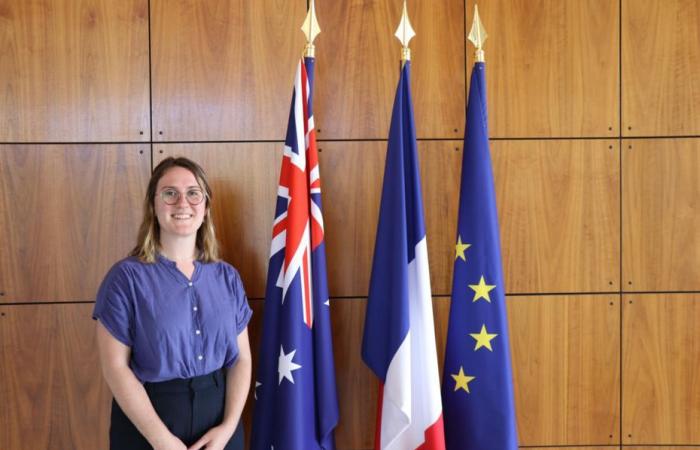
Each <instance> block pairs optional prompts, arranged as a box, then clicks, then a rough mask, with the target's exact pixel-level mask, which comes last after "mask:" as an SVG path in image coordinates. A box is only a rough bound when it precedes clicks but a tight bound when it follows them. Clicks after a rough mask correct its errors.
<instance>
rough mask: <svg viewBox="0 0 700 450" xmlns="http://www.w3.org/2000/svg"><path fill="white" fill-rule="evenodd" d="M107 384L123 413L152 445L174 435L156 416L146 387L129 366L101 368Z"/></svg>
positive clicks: (156, 444) (158, 443)
mask: <svg viewBox="0 0 700 450" xmlns="http://www.w3.org/2000/svg"><path fill="white" fill-rule="evenodd" d="M103 372H104V377H105V380H106V381H107V385H108V386H109V388H110V389H111V391H112V395H114V398H115V400H116V401H117V403H119V406H120V407H121V409H122V411H124V414H126V416H127V417H128V418H129V420H131V422H132V423H133V424H134V426H136V428H137V429H138V430H139V431H140V432H141V434H142V435H143V436H144V437H145V438H146V440H147V441H148V442H149V443H150V444H151V445H152V446H153V447H156V448H157V447H159V446H160V444H161V443H163V442H165V441H167V440H169V439H172V438H173V437H174V436H173V435H172V433H170V431H169V430H168V428H167V427H166V426H165V424H164V423H163V421H162V420H161V419H160V417H158V414H157V413H156V411H155V409H154V408H153V404H152V403H151V399H149V398H148V394H147V393H146V389H144V387H143V385H142V384H141V382H140V381H139V380H138V379H137V378H136V376H135V375H134V373H133V372H132V371H131V369H130V368H129V367H119V368H103Z"/></svg>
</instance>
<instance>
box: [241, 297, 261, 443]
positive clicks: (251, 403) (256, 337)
mask: <svg viewBox="0 0 700 450" xmlns="http://www.w3.org/2000/svg"><path fill="white" fill-rule="evenodd" d="M248 304H249V305H250V308H251V309H252V310H253V316H252V317H251V319H250V322H248V339H249V340H250V350H251V352H252V355H253V375H252V377H251V381H250V392H249V394H248V399H247V401H246V404H245V408H244V409H243V415H242V416H241V420H242V421H243V428H244V430H245V433H244V434H245V442H246V448H250V447H249V446H250V437H251V436H252V426H253V409H254V408H255V379H256V378H255V372H256V371H257V369H258V359H259V356H260V352H259V349H260V343H261V342H262V331H263V330H262V329H263V312H264V306H265V302H264V300H248Z"/></svg>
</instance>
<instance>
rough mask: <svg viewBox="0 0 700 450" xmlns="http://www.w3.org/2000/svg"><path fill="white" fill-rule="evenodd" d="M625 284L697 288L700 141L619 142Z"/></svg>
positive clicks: (699, 268) (699, 278) (626, 286)
mask: <svg viewBox="0 0 700 450" xmlns="http://www.w3.org/2000/svg"><path fill="white" fill-rule="evenodd" d="M622 166H623V170H624V172H623V177H622V184H623V189H622V199H623V201H622V206H623V219H622V224H623V230H622V231H623V232H622V240H623V249H624V251H623V258H622V260H623V274H624V280H623V288H624V289H625V290H629V291H641V290H670V291H678V290H699V289H700V276H699V274H700V235H699V234H698V229H699V228H700V203H699V202H698V199H700V178H698V175H697V172H698V168H700V139H656V140H652V139H643V140H640V139H639V140H638V139H635V140H626V141H624V142H623V145H622Z"/></svg>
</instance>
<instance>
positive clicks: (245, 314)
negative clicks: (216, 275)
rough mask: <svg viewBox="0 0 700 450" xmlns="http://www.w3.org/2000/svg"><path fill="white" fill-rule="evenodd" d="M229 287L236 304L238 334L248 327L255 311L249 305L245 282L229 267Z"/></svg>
mask: <svg viewBox="0 0 700 450" xmlns="http://www.w3.org/2000/svg"><path fill="white" fill-rule="evenodd" d="M227 272H228V285H229V290H230V291H231V296H232V299H233V302H234V313H235V315H236V333H237V334H241V332H242V331H243V330H244V329H245V327H246V326H248V322H249V321H250V317H251V316H252V315H253V310H252V309H250V306H249V305H248V297H247V296H246V295H245V289H244V288H243V282H242V281H241V277H240V275H238V271H237V270H236V269H234V268H233V267H231V266H229V270H228V271H227Z"/></svg>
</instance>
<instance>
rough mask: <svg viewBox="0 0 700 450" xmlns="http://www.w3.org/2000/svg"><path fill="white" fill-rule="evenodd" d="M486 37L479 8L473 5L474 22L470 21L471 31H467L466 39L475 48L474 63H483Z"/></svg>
mask: <svg viewBox="0 0 700 450" xmlns="http://www.w3.org/2000/svg"><path fill="white" fill-rule="evenodd" d="M487 37H488V34H486V29H485V28H484V24H483V23H481V18H480V17H479V7H478V6H477V5H476V4H475V5H474V20H473V21H472V29H471V30H470V31H469V36H468V37H467V39H469V40H470V41H471V42H472V43H473V44H474V46H475V47H476V50H474V61H475V62H480V63H482V62H484V49H483V46H484V42H485V41H486V38H487Z"/></svg>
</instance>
